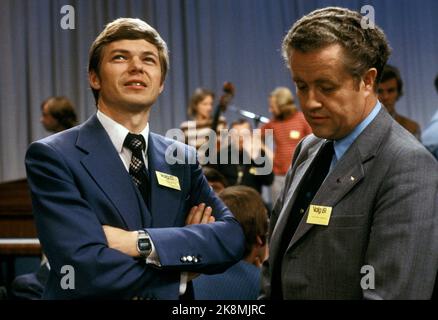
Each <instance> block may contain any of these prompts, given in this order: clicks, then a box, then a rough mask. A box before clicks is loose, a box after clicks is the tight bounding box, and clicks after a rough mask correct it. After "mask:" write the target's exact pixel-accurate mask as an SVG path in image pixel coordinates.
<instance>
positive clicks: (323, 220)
mask: <svg viewBox="0 0 438 320" xmlns="http://www.w3.org/2000/svg"><path fill="white" fill-rule="evenodd" d="M331 214H332V207H324V206H316V205H314V204H311V205H310V208H309V215H308V216H307V221H306V222H307V223H310V224H319V225H321V226H328V224H329V221H330V216H331Z"/></svg>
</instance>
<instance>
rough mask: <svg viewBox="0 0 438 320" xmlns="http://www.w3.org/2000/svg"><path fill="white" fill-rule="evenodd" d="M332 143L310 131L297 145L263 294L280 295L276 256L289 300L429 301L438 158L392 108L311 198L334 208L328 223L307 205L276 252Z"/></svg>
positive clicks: (437, 248)
mask: <svg viewBox="0 0 438 320" xmlns="http://www.w3.org/2000/svg"><path fill="white" fill-rule="evenodd" d="M324 141H325V140H324V139H320V138H317V137H315V136H313V135H311V136H308V137H307V138H305V139H304V140H303V141H302V142H301V144H300V145H299V147H298V148H297V150H296V152H295V156H294V164H293V166H292V168H291V169H290V170H289V172H288V174H287V178H286V184H285V187H284V189H283V192H282V194H281V196H280V198H279V200H278V201H277V203H276V205H275V207H274V210H273V213H272V217H271V225H270V257H269V260H268V261H267V262H266V263H265V265H264V267H263V276H262V294H261V296H260V298H262V299H263V298H267V299H269V298H270V297H271V279H272V277H271V271H272V269H273V267H274V265H273V264H274V263H275V262H276V261H279V263H282V268H281V286H282V292H283V298H285V299H362V298H366V299H428V298H430V296H431V294H432V289H433V285H434V279H435V275H436V272H437V267H438V212H437V210H438V163H437V161H436V160H435V159H434V158H433V157H432V156H431V154H430V153H429V152H428V151H427V150H426V149H425V148H424V147H423V146H422V145H421V144H420V143H419V142H418V141H417V140H416V139H415V138H414V137H413V136H412V135H411V134H409V133H408V132H407V131H405V130H404V129H403V128H402V127H401V126H399V125H398V124H397V123H396V122H395V121H394V120H393V119H392V118H391V117H390V116H389V115H388V113H387V112H386V111H385V110H383V109H382V110H381V111H380V112H379V114H378V115H377V117H376V118H375V119H374V120H373V121H372V122H371V123H370V125H369V126H368V127H367V128H365V130H364V131H363V132H362V133H361V134H360V135H359V137H358V138H357V139H356V140H355V141H354V143H353V144H352V145H351V147H350V148H349V149H348V150H347V152H346V153H345V154H344V156H343V157H342V158H341V159H340V160H339V161H338V163H337V164H336V166H335V167H334V168H333V169H332V171H331V172H330V174H329V175H328V176H327V178H326V180H325V181H324V183H323V184H322V186H321V188H320V189H319V191H318V193H317V194H316V196H315V198H314V199H313V201H312V202H311V203H312V204H316V205H324V206H330V207H332V208H333V210H332V214H331V218H330V222H329V225H328V226H319V225H311V224H307V223H306V220H307V216H308V211H307V212H306V213H305V215H304V217H303V219H302V220H301V222H300V224H299V226H298V228H297V230H296V232H295V234H294V235H293V237H292V239H291V242H290V243H289V246H288V249H287V250H286V254H285V256H284V257H283V258H282V259H277V252H278V248H279V241H280V239H281V236H282V234H283V233H284V232H288V231H287V230H284V227H285V225H286V221H287V217H288V215H289V214H290V210H291V207H292V204H293V202H294V201H295V198H296V195H297V189H298V186H299V184H300V181H301V180H302V178H303V176H304V174H305V173H306V171H307V169H308V168H309V166H310V164H311V163H312V161H313V159H314V158H315V155H316V154H317V152H318V150H319V148H320V147H321V145H322V144H323V143H324ZM363 266H365V267H364V268H363V269H362V267H363ZM371 267H372V268H373V269H371ZM361 270H362V273H361ZM373 271H374V280H375V282H374V287H375V288H374V289H370V286H372V280H373V279H372V276H373V275H372V272H373ZM361 280H362V282H363V284H365V286H361ZM363 288H365V289H363Z"/></svg>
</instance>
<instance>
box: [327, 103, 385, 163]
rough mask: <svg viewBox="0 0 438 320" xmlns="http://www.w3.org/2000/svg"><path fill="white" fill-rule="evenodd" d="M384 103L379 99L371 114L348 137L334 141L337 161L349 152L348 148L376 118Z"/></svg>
mask: <svg viewBox="0 0 438 320" xmlns="http://www.w3.org/2000/svg"><path fill="white" fill-rule="evenodd" d="M381 108H382V105H381V104H380V102H379V101H377V103H376V105H375V106H374V108H373V110H372V111H371V112H370V114H369V115H368V116H367V117H366V118H365V119H364V120H363V121H362V122H361V123H359V125H357V126H356V128H354V130H353V131H352V132H351V133H350V134H349V135H348V136H346V137H344V138H342V139H340V140H336V141H334V144H333V146H334V149H335V161H338V160H339V159H341V158H342V156H343V155H344V154H345V152H347V150H348V148H350V146H351V145H352V144H353V142H354V141H355V140H356V139H357V137H358V136H359V135H360V134H361V133H362V131H364V130H365V128H366V127H367V126H368V125H369V124H370V123H371V121H373V120H374V118H375V117H376V116H377V114H378V113H379V111H380V109H381Z"/></svg>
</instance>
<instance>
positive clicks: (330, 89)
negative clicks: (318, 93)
mask: <svg viewBox="0 0 438 320" xmlns="http://www.w3.org/2000/svg"><path fill="white" fill-rule="evenodd" d="M321 90H322V91H323V92H333V91H335V88H333V87H322V88H321Z"/></svg>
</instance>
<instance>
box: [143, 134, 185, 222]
mask: <svg viewBox="0 0 438 320" xmlns="http://www.w3.org/2000/svg"><path fill="white" fill-rule="evenodd" d="M167 147H168V144H167V143H164V140H163V138H162V137H160V136H158V135H156V134H154V133H152V132H151V133H149V139H148V150H147V153H148V166H149V175H150V183H151V188H150V189H151V212H152V225H153V226H154V227H169V226H174V222H175V220H176V218H177V213H178V212H179V207H175V204H177V205H178V206H179V205H180V204H181V196H182V193H183V192H182V190H184V188H183V186H184V180H183V178H184V170H183V167H184V166H180V165H170V164H168V163H167V162H166V158H165V155H166V149H167ZM157 172H162V173H166V174H170V175H172V176H175V177H178V180H179V184H180V188H181V190H175V189H172V188H169V187H166V186H163V185H160V184H159V183H158V179H157Z"/></svg>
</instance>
